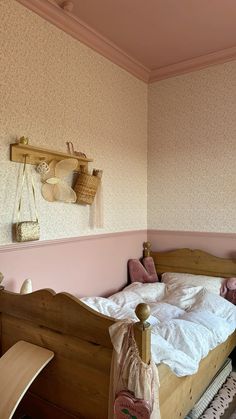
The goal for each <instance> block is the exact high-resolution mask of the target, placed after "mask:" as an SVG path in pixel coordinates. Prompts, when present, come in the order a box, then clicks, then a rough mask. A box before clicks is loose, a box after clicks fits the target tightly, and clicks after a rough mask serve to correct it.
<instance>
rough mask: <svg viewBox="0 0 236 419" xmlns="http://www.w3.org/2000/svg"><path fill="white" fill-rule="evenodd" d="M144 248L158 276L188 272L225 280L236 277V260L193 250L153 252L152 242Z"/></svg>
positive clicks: (146, 243)
mask: <svg viewBox="0 0 236 419" xmlns="http://www.w3.org/2000/svg"><path fill="white" fill-rule="evenodd" d="M143 248H144V252H143V254H144V256H152V258H153V260H154V263H155V267H156V271H157V273H158V274H162V273H163V272H186V273H191V274H196V275H209V276H220V277H224V278H229V277H231V276H236V259H224V258H219V257H216V256H213V255H211V254H210V253H207V252H203V251H202V250H191V249H177V250H173V251H168V252H153V251H152V250H151V244H150V242H145V243H144V244H143Z"/></svg>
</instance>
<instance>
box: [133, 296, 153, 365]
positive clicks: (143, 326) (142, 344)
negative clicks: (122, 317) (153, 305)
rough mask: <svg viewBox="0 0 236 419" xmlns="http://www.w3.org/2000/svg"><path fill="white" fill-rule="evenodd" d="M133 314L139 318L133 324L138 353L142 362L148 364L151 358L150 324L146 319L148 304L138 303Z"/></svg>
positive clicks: (148, 309)
mask: <svg viewBox="0 0 236 419" xmlns="http://www.w3.org/2000/svg"><path fill="white" fill-rule="evenodd" d="M135 314H136V316H137V317H138V319H139V320H140V321H139V322H137V323H135V324H134V337H135V340H136V344H137V346H138V350H139V355H140V357H141V359H142V361H143V362H145V363H146V364H149V362H150V359H151V326H150V324H149V323H148V322H147V321H146V320H147V319H148V317H149V316H150V307H149V305H148V304H145V303H141V304H138V305H137V307H136V309H135Z"/></svg>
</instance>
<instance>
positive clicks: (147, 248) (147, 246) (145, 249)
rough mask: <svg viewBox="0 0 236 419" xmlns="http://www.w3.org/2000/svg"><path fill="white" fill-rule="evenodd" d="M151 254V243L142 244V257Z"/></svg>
mask: <svg viewBox="0 0 236 419" xmlns="http://www.w3.org/2000/svg"><path fill="white" fill-rule="evenodd" d="M150 253H151V243H150V242H144V243H143V257H144V258H146V257H148V256H150Z"/></svg>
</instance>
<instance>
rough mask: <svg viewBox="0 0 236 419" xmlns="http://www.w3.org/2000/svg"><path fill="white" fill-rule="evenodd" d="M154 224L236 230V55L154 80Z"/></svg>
mask: <svg viewBox="0 0 236 419" xmlns="http://www.w3.org/2000/svg"><path fill="white" fill-rule="evenodd" d="M148 124H149V145H148V228H149V229H161V230H180V231H205V232H227V233H236V163H235V157H236V62H235V61H234V62H230V63H226V64H222V65H218V66H214V67H210V68H208V69H204V70H201V71H197V72H193V73H191V74H186V75H183V76H179V77H175V78H171V79H167V80H163V81H161V82H157V83H154V84H152V85H150V86H149V121H148Z"/></svg>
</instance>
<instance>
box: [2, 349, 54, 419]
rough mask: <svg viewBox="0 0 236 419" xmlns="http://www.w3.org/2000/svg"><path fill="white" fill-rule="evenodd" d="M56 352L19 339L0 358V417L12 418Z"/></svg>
mask: <svg viewBox="0 0 236 419" xmlns="http://www.w3.org/2000/svg"><path fill="white" fill-rule="evenodd" d="M53 356H54V354H53V352H52V351H49V350H47V349H45V348H42V347H40V346H36V345H32V344H31V343H28V342H25V341H19V342H17V343H16V344H15V345H13V346H12V347H11V348H10V349H9V350H8V351H7V352H6V353H5V354H4V355H3V356H2V357H1V358H0V377H1V379H0V394H1V403H0V417H1V419H10V418H11V417H12V415H13V413H14V411H15V409H16V407H17V405H18V403H19V402H20V400H21V398H22V397H23V395H24V393H25V392H26V390H27V389H28V387H29V386H30V384H31V383H32V382H33V380H34V379H35V378H36V377H37V375H38V374H39V373H40V371H41V370H42V369H43V368H44V367H45V366H46V365H47V364H48V362H49V361H50V360H51V359H52V358H53Z"/></svg>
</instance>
